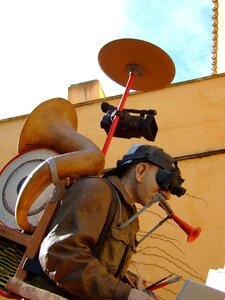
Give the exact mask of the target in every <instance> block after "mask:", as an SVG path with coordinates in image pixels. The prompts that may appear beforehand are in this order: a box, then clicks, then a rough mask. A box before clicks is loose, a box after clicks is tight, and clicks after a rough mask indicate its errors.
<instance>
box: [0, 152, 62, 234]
mask: <svg viewBox="0 0 225 300" xmlns="http://www.w3.org/2000/svg"><path fill="white" fill-rule="evenodd" d="M56 154H57V153H56V152H55V151H53V150H51V149H36V150H32V151H27V152H25V153H23V154H20V155H17V156H16V157H14V158H13V159H12V160H11V161H10V162H8V164H7V165H6V166H5V167H4V168H3V169H2V170H1V172H0V223H3V224H5V225H6V226H8V227H10V228H14V229H20V228H19V226H18V225H17V223H16V219H15V206H16V201H17V196H18V193H19V191H20V189H21V188H22V185H23V183H24V182H25V180H26V178H27V176H28V175H29V174H30V173H31V172H32V171H33V170H34V169H35V168H36V167H37V166H38V165H39V164H40V163H42V162H43V161H44V160H46V159H47V158H49V157H51V156H54V155H56ZM53 189H54V185H53V184H50V185H49V186H48V187H47V188H46V189H45V190H44V191H43V192H42V193H41V194H40V195H39V196H38V198H37V199H36V201H35V203H34V204H33V205H32V206H31V210H30V213H29V215H28V219H29V221H30V222H31V223H32V224H33V225H34V226H35V225H37V223H38V222H39V220H40V218H41V216H42V214H43V211H44V208H45V205H46V203H47V201H48V200H49V198H50V196H51V194H52V192H53Z"/></svg>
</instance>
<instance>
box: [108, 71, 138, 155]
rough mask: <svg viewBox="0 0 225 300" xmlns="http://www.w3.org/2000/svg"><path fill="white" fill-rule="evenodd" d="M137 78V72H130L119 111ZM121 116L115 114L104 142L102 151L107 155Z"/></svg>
mask: <svg viewBox="0 0 225 300" xmlns="http://www.w3.org/2000/svg"><path fill="white" fill-rule="evenodd" d="M135 78H136V76H135V74H134V73H132V72H130V74H129V78H128V81H127V85H126V89H125V92H124V94H123V96H122V98H121V100H120V103H119V105H118V108H117V110H118V111H122V110H123V108H124V105H125V102H126V100H127V96H128V93H129V91H130V89H131V86H132V84H133V81H134V79H135ZM119 118H120V117H119V116H118V115H115V117H114V119H113V122H112V124H111V127H110V130H109V133H108V136H107V138H106V141H105V144H104V146H103V148H102V153H103V154H104V156H106V153H107V151H108V148H109V144H110V142H111V140H112V137H113V135H114V132H115V130H116V127H117V124H118V122H119Z"/></svg>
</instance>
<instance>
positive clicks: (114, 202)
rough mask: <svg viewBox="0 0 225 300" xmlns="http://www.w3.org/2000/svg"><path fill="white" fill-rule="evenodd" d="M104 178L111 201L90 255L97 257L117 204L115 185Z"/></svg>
mask: <svg viewBox="0 0 225 300" xmlns="http://www.w3.org/2000/svg"><path fill="white" fill-rule="evenodd" d="M104 180H105V181H106V182H107V183H108V185H109V187H110V190H111V192H112V201H111V203H110V207H109V211H108V215H107V218H106V221H105V224H104V227H103V229H102V232H101V234H100V236H99V239H98V241H97V243H96V244H95V246H94V248H93V249H92V255H93V256H94V257H99V255H100V253H101V250H102V248H103V246H104V243H105V240H106V236H107V233H108V232H109V230H110V228H111V226H112V223H113V220H114V217H115V215H116V212H117V210H118V205H119V201H118V194H117V193H116V190H115V187H114V186H113V185H112V183H111V182H110V181H109V180H108V179H107V178H104Z"/></svg>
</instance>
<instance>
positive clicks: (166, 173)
mask: <svg viewBox="0 0 225 300" xmlns="http://www.w3.org/2000/svg"><path fill="white" fill-rule="evenodd" d="M156 181H157V183H158V185H159V186H160V188H161V189H163V190H165V191H170V193H171V194H173V195H176V196H177V197H181V196H183V195H184V194H185V192H186V189H185V188H184V187H182V186H181V184H182V183H183V182H184V179H183V178H181V176H180V174H179V171H178V170H165V169H159V171H158V172H157V174H156Z"/></svg>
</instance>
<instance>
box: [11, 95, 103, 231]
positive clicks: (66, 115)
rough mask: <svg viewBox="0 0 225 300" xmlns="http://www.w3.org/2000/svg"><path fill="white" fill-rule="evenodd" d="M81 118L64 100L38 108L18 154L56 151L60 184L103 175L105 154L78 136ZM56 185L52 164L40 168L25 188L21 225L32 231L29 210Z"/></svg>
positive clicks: (20, 199) (21, 196)
mask: <svg viewBox="0 0 225 300" xmlns="http://www.w3.org/2000/svg"><path fill="white" fill-rule="evenodd" d="M77 122H78V121H77V114H76V111H75V109H74V107H73V105H72V104H71V103H70V102H69V101H68V100H65V99H63V98H53V99H50V100H47V101H44V102H43V103H41V104H40V105H39V106H37V107H36V108H35V109H34V110H33V111H32V113H31V114H30V115H29V117H28V119H27V120H26V121H25V124H24V126H23V128H22V131H21V134H20V138H19V145H18V152H19V154H22V153H25V152H26V151H30V150H32V149H37V148H48V149H52V150H54V151H56V153H57V154H56V155H55V156H53V158H51V159H52V160H53V161H54V166H55V169H56V172H57V177H58V178H59V180H64V179H66V178H70V177H71V178H77V177H79V176H92V175H99V174H101V172H102V171H103V168H104V162H105V159H104V156H103V154H102V151H101V150H100V149H99V148H98V146H97V145H95V143H94V142H92V141H91V140H90V139H88V138H87V137H85V136H83V135H81V134H79V133H78V132H77ZM51 183H52V172H51V168H50V164H49V161H48V160H45V161H44V162H42V163H41V164H40V165H38V166H37V167H36V168H35V169H34V170H33V171H32V172H31V173H30V175H29V176H28V177H27V178H26V180H25V182H24V184H23V185H22V187H21V189H20V191H19V194H18V198H17V203H16V208H15V217H16V221H17V224H18V225H19V227H20V228H21V229H23V230H24V231H26V232H29V231H31V229H32V227H33V226H32V224H30V223H29V221H28V218H27V216H28V213H29V210H30V208H31V206H32V204H33V203H34V201H35V200H36V199H37V197H38V196H39V194H40V193H41V192H42V191H43V190H44V189H45V188H46V187H48V185H50V184H51Z"/></svg>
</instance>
